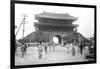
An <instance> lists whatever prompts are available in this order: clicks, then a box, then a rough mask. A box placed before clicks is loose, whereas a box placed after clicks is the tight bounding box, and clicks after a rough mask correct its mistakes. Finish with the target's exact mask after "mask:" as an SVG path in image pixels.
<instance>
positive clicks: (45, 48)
mask: <svg viewBox="0 0 100 69" xmlns="http://www.w3.org/2000/svg"><path fill="white" fill-rule="evenodd" d="M44 50H45V53H47V45H45V46H44Z"/></svg>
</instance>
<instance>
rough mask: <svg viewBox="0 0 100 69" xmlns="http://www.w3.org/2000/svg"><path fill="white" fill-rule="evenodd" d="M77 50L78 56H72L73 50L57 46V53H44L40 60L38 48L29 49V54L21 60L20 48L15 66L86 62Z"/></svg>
mask: <svg viewBox="0 0 100 69" xmlns="http://www.w3.org/2000/svg"><path fill="white" fill-rule="evenodd" d="M75 49H76V55H75V56H72V51H71V48H70V49H69V51H68V49H67V48H66V47H62V46H56V48H55V51H48V53H47V54H46V53H45V52H43V57H42V59H39V58H38V52H37V48H36V47H29V48H28V49H27V54H25V56H24V58H21V52H20V48H18V49H17V55H16V56H15V65H31V64H32V65H33V64H47V63H64V62H80V61H85V59H84V55H81V54H80V53H78V49H77V47H76V48H75Z"/></svg>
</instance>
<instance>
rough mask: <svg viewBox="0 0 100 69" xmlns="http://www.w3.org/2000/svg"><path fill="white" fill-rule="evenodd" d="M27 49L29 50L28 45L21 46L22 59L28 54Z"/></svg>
mask: <svg viewBox="0 0 100 69" xmlns="http://www.w3.org/2000/svg"><path fill="white" fill-rule="evenodd" d="M26 49H27V45H26V44H24V43H22V46H21V52H22V58H23V57H24V55H25V54H26Z"/></svg>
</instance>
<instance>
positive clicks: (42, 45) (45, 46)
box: [15, 42, 55, 59]
mask: <svg viewBox="0 0 100 69" xmlns="http://www.w3.org/2000/svg"><path fill="white" fill-rule="evenodd" d="M28 46H29V44H26V43H22V44H21V46H20V48H21V49H20V50H21V54H22V55H21V57H22V58H23V57H24V55H25V54H26V52H27V48H28ZM17 47H18V45H17V44H16V45H15V53H16V50H17ZM36 47H37V52H38V57H39V59H41V58H42V55H43V52H45V53H47V52H48V50H49V51H51V50H53V51H55V44H54V43H53V42H39V43H38V44H37V46H36Z"/></svg>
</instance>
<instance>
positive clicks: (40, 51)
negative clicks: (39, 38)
mask: <svg viewBox="0 0 100 69" xmlns="http://www.w3.org/2000/svg"><path fill="white" fill-rule="evenodd" d="M42 52H43V50H42V46H41V42H40V44H39V45H38V56H39V59H41V58H42Z"/></svg>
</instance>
